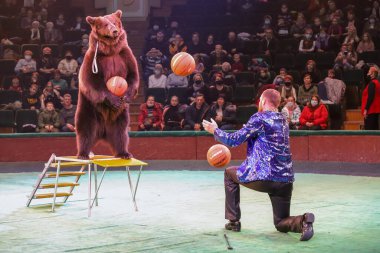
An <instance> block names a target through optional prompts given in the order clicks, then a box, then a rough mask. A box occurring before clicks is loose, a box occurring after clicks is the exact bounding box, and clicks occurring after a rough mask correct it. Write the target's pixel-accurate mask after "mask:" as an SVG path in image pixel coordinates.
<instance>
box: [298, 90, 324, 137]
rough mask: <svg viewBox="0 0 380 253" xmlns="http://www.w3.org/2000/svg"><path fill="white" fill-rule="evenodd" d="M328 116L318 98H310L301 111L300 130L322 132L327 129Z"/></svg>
mask: <svg viewBox="0 0 380 253" xmlns="http://www.w3.org/2000/svg"><path fill="white" fill-rule="evenodd" d="M328 118H329V114H328V112H327V109H326V106H325V105H324V104H322V103H321V101H320V99H319V97H318V96H312V97H311V99H310V102H309V104H308V105H307V106H305V107H304V108H303V110H302V113H301V117H300V124H301V127H300V128H299V129H300V130H322V129H326V128H327V121H328Z"/></svg>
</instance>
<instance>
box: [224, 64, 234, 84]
mask: <svg viewBox="0 0 380 253" xmlns="http://www.w3.org/2000/svg"><path fill="white" fill-rule="evenodd" d="M231 69H232V67H231V64H230V63H229V62H223V64H222V74H223V76H224V83H225V84H226V85H227V86H228V87H232V88H233V89H235V87H236V77H235V74H234V73H233V72H232V71H231Z"/></svg>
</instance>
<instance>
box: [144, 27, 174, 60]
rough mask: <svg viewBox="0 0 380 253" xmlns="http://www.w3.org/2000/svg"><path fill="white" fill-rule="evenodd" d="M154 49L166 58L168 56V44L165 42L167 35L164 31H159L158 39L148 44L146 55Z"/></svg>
mask: <svg viewBox="0 0 380 253" xmlns="http://www.w3.org/2000/svg"><path fill="white" fill-rule="evenodd" d="M153 48H154V49H157V50H158V51H160V52H161V53H162V54H163V55H165V56H167V55H168V53H169V52H168V43H167V42H166V41H165V34H164V33H163V32H162V31H158V32H157V36H156V38H155V39H153V40H151V41H149V42H148V43H147V46H146V48H145V50H144V53H145V54H146V53H147V52H148V51H149V50H151V49H153Z"/></svg>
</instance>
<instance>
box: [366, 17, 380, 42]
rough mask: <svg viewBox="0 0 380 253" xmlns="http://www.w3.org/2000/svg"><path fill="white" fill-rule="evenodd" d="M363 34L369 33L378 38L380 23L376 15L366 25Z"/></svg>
mask: <svg viewBox="0 0 380 253" xmlns="http://www.w3.org/2000/svg"><path fill="white" fill-rule="evenodd" d="M363 32H367V33H369V34H370V35H371V37H372V38H376V37H377V36H378V35H379V32H380V23H379V21H378V18H376V17H375V16H374V15H371V16H370V17H369V19H368V20H367V21H366V22H365V24H364V27H363Z"/></svg>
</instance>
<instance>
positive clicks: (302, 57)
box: [295, 53, 315, 70]
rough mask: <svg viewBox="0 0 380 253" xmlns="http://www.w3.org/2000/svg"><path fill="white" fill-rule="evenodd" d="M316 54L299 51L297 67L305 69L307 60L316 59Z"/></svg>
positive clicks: (296, 57) (296, 60)
mask: <svg viewBox="0 0 380 253" xmlns="http://www.w3.org/2000/svg"><path fill="white" fill-rule="evenodd" d="M314 58H315V55H314V54H313V53H299V54H297V55H296V56H295V65H296V66H295V67H296V69H299V70H301V69H302V70H303V69H305V66H306V62H307V61H308V60H314Z"/></svg>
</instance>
